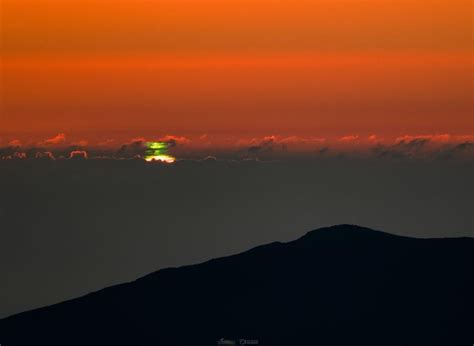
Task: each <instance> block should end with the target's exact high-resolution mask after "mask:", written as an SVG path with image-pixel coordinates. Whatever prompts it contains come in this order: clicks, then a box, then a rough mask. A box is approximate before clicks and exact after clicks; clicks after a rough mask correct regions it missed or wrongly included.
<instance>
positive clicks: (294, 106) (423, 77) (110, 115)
mask: <svg viewBox="0 0 474 346" xmlns="http://www.w3.org/2000/svg"><path fill="white" fill-rule="evenodd" d="M1 72H2V83H1V87H2V89H1V90H2V91H1V96H2V98H1V108H0V110H1V115H0V138H1V139H2V141H3V144H4V145H5V143H8V142H10V141H12V140H21V141H23V142H28V141H30V140H32V139H34V140H37V139H38V138H43V139H44V138H47V137H48V136H49V137H51V136H54V135H56V134H58V133H66V134H67V135H69V136H73V137H74V136H77V137H78V138H79V137H80V138H79V140H87V141H96V142H99V141H104V140H107V139H117V138H120V140H122V139H123V140H124V139H125V138H127V139H132V138H135V137H140V136H143V137H146V138H157V137H159V136H165V135H174V136H186V137H191V136H202V135H210V136H212V135H215V136H223V135H228V136H230V137H233V138H236V140H238V139H239V138H244V137H249V136H271V135H280V136H300V137H308V136H317V137H343V136H348V135H358V136H366V137H367V136H370V135H373V134H375V135H377V136H379V137H390V138H392V139H393V138H397V137H399V136H405V135H412V136H413V135H439V134H449V135H472V134H474V121H473V119H472V113H473V108H472V106H473V103H472V72H473V71H472V18H471V2H470V1H463V0H453V1H444V0H441V1H438V0H425V1H414V0H400V1H394V0H337V1H332V0H331V1H330V0H304V1H298V2H294V1H278V0H230V1H216V0H186V1H185V0H133V1H132V0H119V1H111V0H71V1H60V0H3V1H2V71H1ZM219 138H221V137H219ZM215 144H216V145H217V144H220V145H222V144H223V142H222V141H221V140H219V141H217V140H216V141H215Z"/></svg>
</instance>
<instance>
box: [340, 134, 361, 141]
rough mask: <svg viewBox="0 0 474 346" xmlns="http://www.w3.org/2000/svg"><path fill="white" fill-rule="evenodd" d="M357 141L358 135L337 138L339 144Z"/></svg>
mask: <svg viewBox="0 0 474 346" xmlns="http://www.w3.org/2000/svg"><path fill="white" fill-rule="evenodd" d="M358 139H359V135H349V136H344V137H341V138H339V141H340V142H353V141H355V140H358Z"/></svg>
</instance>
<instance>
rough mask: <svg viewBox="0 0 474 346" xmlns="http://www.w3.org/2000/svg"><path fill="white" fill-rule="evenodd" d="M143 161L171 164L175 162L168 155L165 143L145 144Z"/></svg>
mask: <svg viewBox="0 0 474 346" xmlns="http://www.w3.org/2000/svg"><path fill="white" fill-rule="evenodd" d="M144 159H145V160H146V161H148V162H151V161H161V162H166V163H173V162H175V161H176V159H175V158H174V157H173V156H171V155H169V154H168V143H165V142H147V143H146V150H145V156H144Z"/></svg>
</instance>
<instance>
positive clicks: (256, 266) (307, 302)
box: [0, 225, 474, 346]
mask: <svg viewBox="0 0 474 346" xmlns="http://www.w3.org/2000/svg"><path fill="white" fill-rule="evenodd" d="M473 273H474V239H472V238H458V239H413V238H406V237H399V236H394V235H390V234H386V233H383V232H379V231H373V230H370V229H367V228H361V227H357V226H351V225H341V226H334V227H329V228H324V229H320V230H316V231H312V232H310V233H308V234H306V235H305V236H303V237H302V238H300V239H298V240H295V241H293V242H289V243H272V244H268V245H264V246H260V247H257V248H254V249H252V250H249V251H247V252H244V253H242V254H239V255H235V256H230V257H225V258H220V259H215V260H211V261H209V262H206V263H203V264H199V265H193V266H186V267H181V268H171V269H165V270H160V271H158V272H155V273H152V274H150V275H147V276H145V277H143V278H141V279H138V280H136V281H134V282H131V283H127V284H122V285H118V286H114V287H110V288H106V289H104V290H101V291H98V292H95V293H92V294H89V295H87V296H84V297H81V298H78V299H74V300H71V301H67V302H64V303H60V304H56V305H53V306H49V307H46V308H42V309H37V310H33V311H30V312H25V313H22V314H18V315H15V316H12V317H9V318H6V319H3V320H0V343H1V344H2V345H10V344H22V343H31V344H45V343H47V344H54V343H56V344H106V343H108V344H134V345H166V346H171V345H215V344H216V341H217V340H218V339H220V338H223V337H224V338H227V339H236V340H238V339H258V340H259V342H260V344H261V345H303V344H305V345H308V344H309V345H312V344H318V343H320V344H324V345H330V344H341V345H342V344H347V343H351V344H365V345H367V344H378V345H388V344H394V345H403V344H452V345H453V344H464V343H465V344H472V343H473V342H474V332H473V329H472V326H473V325H474V314H473V313H472V311H474V309H473V307H474V306H473V298H472V292H474V278H473V276H474V274H473Z"/></svg>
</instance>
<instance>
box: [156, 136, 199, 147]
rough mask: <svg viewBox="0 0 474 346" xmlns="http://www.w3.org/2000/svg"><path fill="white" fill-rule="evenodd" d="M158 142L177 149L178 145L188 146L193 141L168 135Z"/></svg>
mask: <svg viewBox="0 0 474 346" xmlns="http://www.w3.org/2000/svg"><path fill="white" fill-rule="evenodd" d="M158 142H165V143H168V145H169V146H170V147H171V148H173V147H176V146H177V145H178V144H179V145H183V144H188V143H190V142H191V141H190V140H189V139H188V138H186V137H183V136H173V135H166V136H164V137H161V138H159V139H158Z"/></svg>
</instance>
